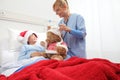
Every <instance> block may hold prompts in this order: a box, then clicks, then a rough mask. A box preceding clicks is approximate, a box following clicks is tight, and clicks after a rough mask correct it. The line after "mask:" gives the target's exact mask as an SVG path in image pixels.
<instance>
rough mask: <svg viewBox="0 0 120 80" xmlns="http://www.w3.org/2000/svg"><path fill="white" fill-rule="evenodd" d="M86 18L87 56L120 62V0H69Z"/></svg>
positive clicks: (74, 10) (71, 9) (73, 8)
mask: <svg viewBox="0 0 120 80" xmlns="http://www.w3.org/2000/svg"><path fill="white" fill-rule="evenodd" d="M68 2H69V6H70V11H71V12H72V13H79V14H81V15H82V16H83V17H84V19H85V24H86V30H87V36H86V49H87V57H88V58H94V57H102V58H107V59H110V60H112V61H115V62H120V57H119V56H120V0H77V1H75V0H68Z"/></svg>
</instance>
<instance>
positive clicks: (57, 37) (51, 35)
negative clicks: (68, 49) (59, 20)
mask: <svg viewBox="0 0 120 80" xmlns="http://www.w3.org/2000/svg"><path fill="white" fill-rule="evenodd" d="M46 41H47V43H48V44H49V43H56V42H61V41H62V38H61V33H60V31H59V30H58V29H57V28H51V29H49V30H48V31H47V39H46Z"/></svg>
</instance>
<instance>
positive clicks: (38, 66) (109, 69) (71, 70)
mask: <svg viewBox="0 0 120 80" xmlns="http://www.w3.org/2000/svg"><path fill="white" fill-rule="evenodd" d="M0 80H120V64H117V63H113V62H110V61H108V60H105V59H99V58H95V59H82V58H77V57H73V58H71V59H69V60H66V61H56V60H44V61H40V62H37V63H35V64H33V65H30V66H28V67H26V68H24V69H22V70H21V71H19V72H16V73H14V74H12V75H10V76H9V77H6V76H4V75H0Z"/></svg>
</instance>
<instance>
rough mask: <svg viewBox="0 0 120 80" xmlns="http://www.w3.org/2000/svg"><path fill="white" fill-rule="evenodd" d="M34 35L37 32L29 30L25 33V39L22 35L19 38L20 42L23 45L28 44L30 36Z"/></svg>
mask: <svg viewBox="0 0 120 80" xmlns="http://www.w3.org/2000/svg"><path fill="white" fill-rule="evenodd" d="M33 33H35V32H34V31H31V30H28V31H27V32H26V33H25V35H24V37H23V36H21V35H19V36H18V41H19V42H21V43H23V44H27V42H28V38H29V36H31V35H32V34H33ZM35 34H36V33H35Z"/></svg>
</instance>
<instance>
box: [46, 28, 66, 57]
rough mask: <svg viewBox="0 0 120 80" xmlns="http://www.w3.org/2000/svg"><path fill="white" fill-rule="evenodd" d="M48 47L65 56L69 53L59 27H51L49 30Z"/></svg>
mask: <svg viewBox="0 0 120 80" xmlns="http://www.w3.org/2000/svg"><path fill="white" fill-rule="evenodd" d="M46 42H47V49H48V50H53V51H56V52H57V55H60V56H62V57H63V58H65V57H66V55H67V51H68V48H67V45H66V43H65V42H64V41H63V39H62V37H61V33H60V31H59V29H58V28H51V29H49V30H48V31H47V39H46Z"/></svg>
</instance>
